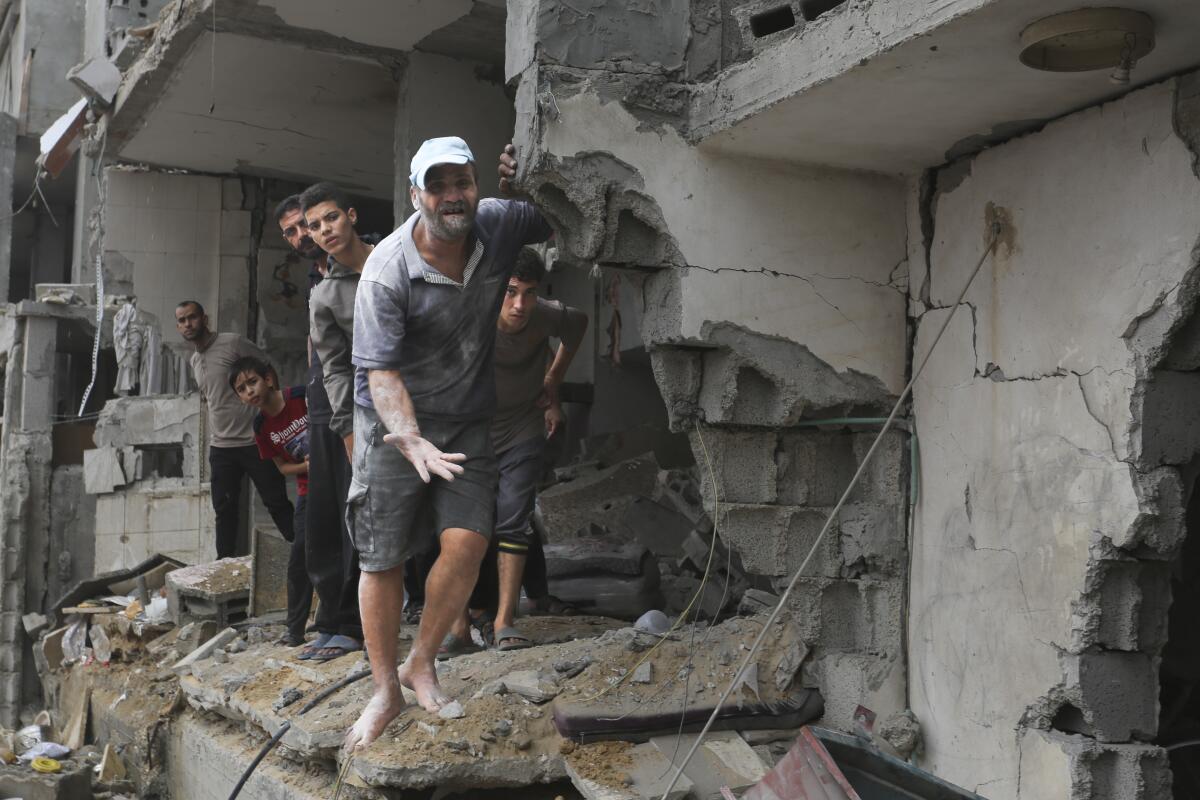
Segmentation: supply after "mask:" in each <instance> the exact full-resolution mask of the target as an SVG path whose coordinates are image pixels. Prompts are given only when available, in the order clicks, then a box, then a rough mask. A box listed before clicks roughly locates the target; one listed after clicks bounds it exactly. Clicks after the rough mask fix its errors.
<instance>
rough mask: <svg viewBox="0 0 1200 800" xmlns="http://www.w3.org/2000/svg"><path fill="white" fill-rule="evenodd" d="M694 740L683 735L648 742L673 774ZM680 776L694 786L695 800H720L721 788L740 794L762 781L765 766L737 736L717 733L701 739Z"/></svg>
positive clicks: (661, 737)
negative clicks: (668, 763)
mask: <svg viewBox="0 0 1200 800" xmlns="http://www.w3.org/2000/svg"><path fill="white" fill-rule="evenodd" d="M695 741H696V736H695V734H687V735H684V736H658V737H655V738H653V739H651V740H650V743H651V744H652V745H654V746H655V747H656V748H658V751H659V752H660V753H662V755H663V758H664V759H667V760H669V761H671V762H672V763H673V767H672V769H671V771H672V772H674V768H675V767H678V766H679V765H680V764H682V763H683V759H684V758H685V757H686V756H687V754H688V752H689V751H690V750H691V748H692V745H693V744H694V743H695ZM684 774H685V775H686V776H687V777H688V778H690V779H691V781H692V783H693V784H694V785H695V795H694V796H695V797H696V798H698V799H699V800H720V798H721V797H722V795H721V787H722V786H727V787H729V788H730V789H731V790H732V791H733V792H734V794H740V793H741V792H742V791H744V790H746V789H749V788H750V787H751V786H753V785H754V784H756V783H758V782H759V781H760V780H762V777H763V776H764V775H766V774H767V767H766V764H764V763H763V761H762V759H761V758H759V757H758V754H757V753H755V752H754V749H753V748H751V747H750V745H748V744H747V743H746V741H745V740H744V739H743V738H742V737H741V736H739V735H738V734H737V733H735V732H734V731H720V732H710V733H709V734H708V735H707V736H705V737H704V742H703V743H702V744H701V745H700V748H699V749H698V750H697V751H696V755H695V756H693V757H692V760H691V761H689V762H688V764H687V766H686V767H685V768H684Z"/></svg>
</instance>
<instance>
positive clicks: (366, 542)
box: [346, 405, 498, 572]
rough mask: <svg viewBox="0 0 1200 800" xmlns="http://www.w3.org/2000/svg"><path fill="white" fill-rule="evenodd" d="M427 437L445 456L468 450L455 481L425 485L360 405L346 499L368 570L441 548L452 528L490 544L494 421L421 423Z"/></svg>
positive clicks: (351, 527)
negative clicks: (438, 545)
mask: <svg viewBox="0 0 1200 800" xmlns="http://www.w3.org/2000/svg"><path fill="white" fill-rule="evenodd" d="M417 424H418V425H419V426H420V428H421V435H422V436H424V437H425V438H426V439H428V440H429V441H430V442H432V443H433V444H434V446H435V447H437V448H438V449H440V450H442V451H443V452H446V453H465V454H466V456H467V460H466V461H465V462H463V464H462V466H463V468H464V470H465V471H464V472H463V474H462V475H459V476H458V477H456V478H455V479H454V480H453V481H447V480H444V479H442V478H437V477H434V478H432V480H431V481H430V482H429V483H424V482H423V481H422V480H421V478H420V476H419V475H417V470H416V468H414V467H413V465H412V464H411V463H410V462H409V461H408V459H406V458H405V457H404V456H403V455H402V454H401V453H400V451H399V450H397V449H396V448H395V447H393V446H392V445H389V444H384V441H383V437H384V435H385V434H386V433H387V429H386V428H385V427H384V426H383V423H381V422H380V421H379V416H378V415H377V414H376V413H375V411H374V410H372V409H367V408H362V407H361V406H357V405H356V406H355V407H354V475H353V476H352V477H351V479H350V491H349V493H348V495H347V497H346V525H347V528H348V529H349V531H350V537H351V539H352V540H353V542H354V547H355V549H357V550H358V562H359V566H360V568H361V569H362V571H363V572H383V571H384V570H389V569H392V568H394V567H398V566H400V565H401V564H403V563H404V562H405V560H406V559H408V558H411V557H412V556H415V555H417V554H419V553H421V552H423V551H425V550H427V549H429V548H430V547H431V546H433V544H435V541H436V538H437V536H438V535H440V534H441V532H442V531H444V530H446V529H447V528H464V529H466V530H469V531H475V532H476V533H478V534H480V535H481V536H483V537H485V538H487V539H491V536H492V527H493V521H494V519H495V509H496V484H497V480H498V478H497V476H498V472H497V468H496V456H495V453H494V452H493V451H492V440H491V420H487V419H484V420H473V421H468V422H449V421H445V420H436V419H423V418H420V417H418V419H417Z"/></svg>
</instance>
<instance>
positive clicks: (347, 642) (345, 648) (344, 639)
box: [309, 634, 362, 661]
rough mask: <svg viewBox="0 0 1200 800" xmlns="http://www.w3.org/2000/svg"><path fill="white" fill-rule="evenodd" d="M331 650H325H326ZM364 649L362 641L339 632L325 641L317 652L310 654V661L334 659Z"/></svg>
mask: <svg viewBox="0 0 1200 800" xmlns="http://www.w3.org/2000/svg"><path fill="white" fill-rule="evenodd" d="M327 650H328V651H330V652H325V651H327ZM359 650H362V642H360V641H358V640H357V639H351V638H350V637H349V636H342V635H341V634H338V635H337V636H334V637H332V638H330V639H329V641H327V642H325V646H324V647H321V648H319V649H318V650H317V651H316V652H315V653H313V654H312V655H311V656H309V660H310V661H333V660H334V659H335V658H341V657H342V656H344V655H346V654H347V653H357V652H358V651H359Z"/></svg>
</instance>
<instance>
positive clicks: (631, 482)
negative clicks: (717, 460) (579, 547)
mask: <svg viewBox="0 0 1200 800" xmlns="http://www.w3.org/2000/svg"><path fill="white" fill-rule="evenodd" d="M658 471H659V469H658V463H657V462H656V461H655V458H654V454H653V453H646V454H644V455H641V456H638V457H637V458H632V459H629V460H627V461H623V462H621V463H620V464H615V465H613V466H611V467H607V468H605V469H598V470H594V471H592V472H581V473H580V474H579V476H578V477H576V478H574V479H573V480H570V481H566V482H564V483H558V484H555V485H554V486H551V487H550V488H548V489H546V490H545V491H543V492H541V493H540V494H539V495H538V506H539V507H540V509H541V513H542V519H543V521H544V523H545V527H546V531H547V533H548V535H549V537H550V538H549V541H550V542H561V541H567V540H570V539H571V538H573V537H574V536H575V535H576V532H577V531H580V530H583V529H586V528H587V526H588V525H589V524H590V523H596V524H599V525H605V524H607V523H611V522H612V521H613V520H614V518H617V517H616V514H618V513H620V512H621V509H623V508H624V507H626V506H628V505H630V504H632V503H633V502H634V501H635V500H636V499H637V498H639V497H651V496H652V495H653V494H654V490H655V487H656V485H657V481H658Z"/></svg>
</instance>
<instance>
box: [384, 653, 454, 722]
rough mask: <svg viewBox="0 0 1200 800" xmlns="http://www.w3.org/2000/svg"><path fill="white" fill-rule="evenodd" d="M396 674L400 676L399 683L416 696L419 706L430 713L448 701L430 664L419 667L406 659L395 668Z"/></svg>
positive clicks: (439, 709) (436, 710)
mask: <svg viewBox="0 0 1200 800" xmlns="http://www.w3.org/2000/svg"><path fill="white" fill-rule="evenodd" d="M396 675H397V676H398V677H399V678H400V684H401V685H402V686H405V687H407V688H408V689H411V690H412V692H413V694H415V695H416V696H417V703H419V704H420V706H421V708H423V709H425V710H426V711H428V712H430V713H431V714H436V713H437V712H439V711H441V710H442V706H444V705H446V704H447V703H449V702H450V698H449V697H447V696H446V693H445V692H443V691H442V686H441V684H439V683H438V679H437V671H436V670H435V669H434V667H433V665H432V664H431V665H429V666H428V667H425V668H419V667H417V666H416V665H414V664H413V663H412V662H410V661H407V660H406V661H405V662H404V663H403V664H401V665H400V668H399V669H397V670H396Z"/></svg>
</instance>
